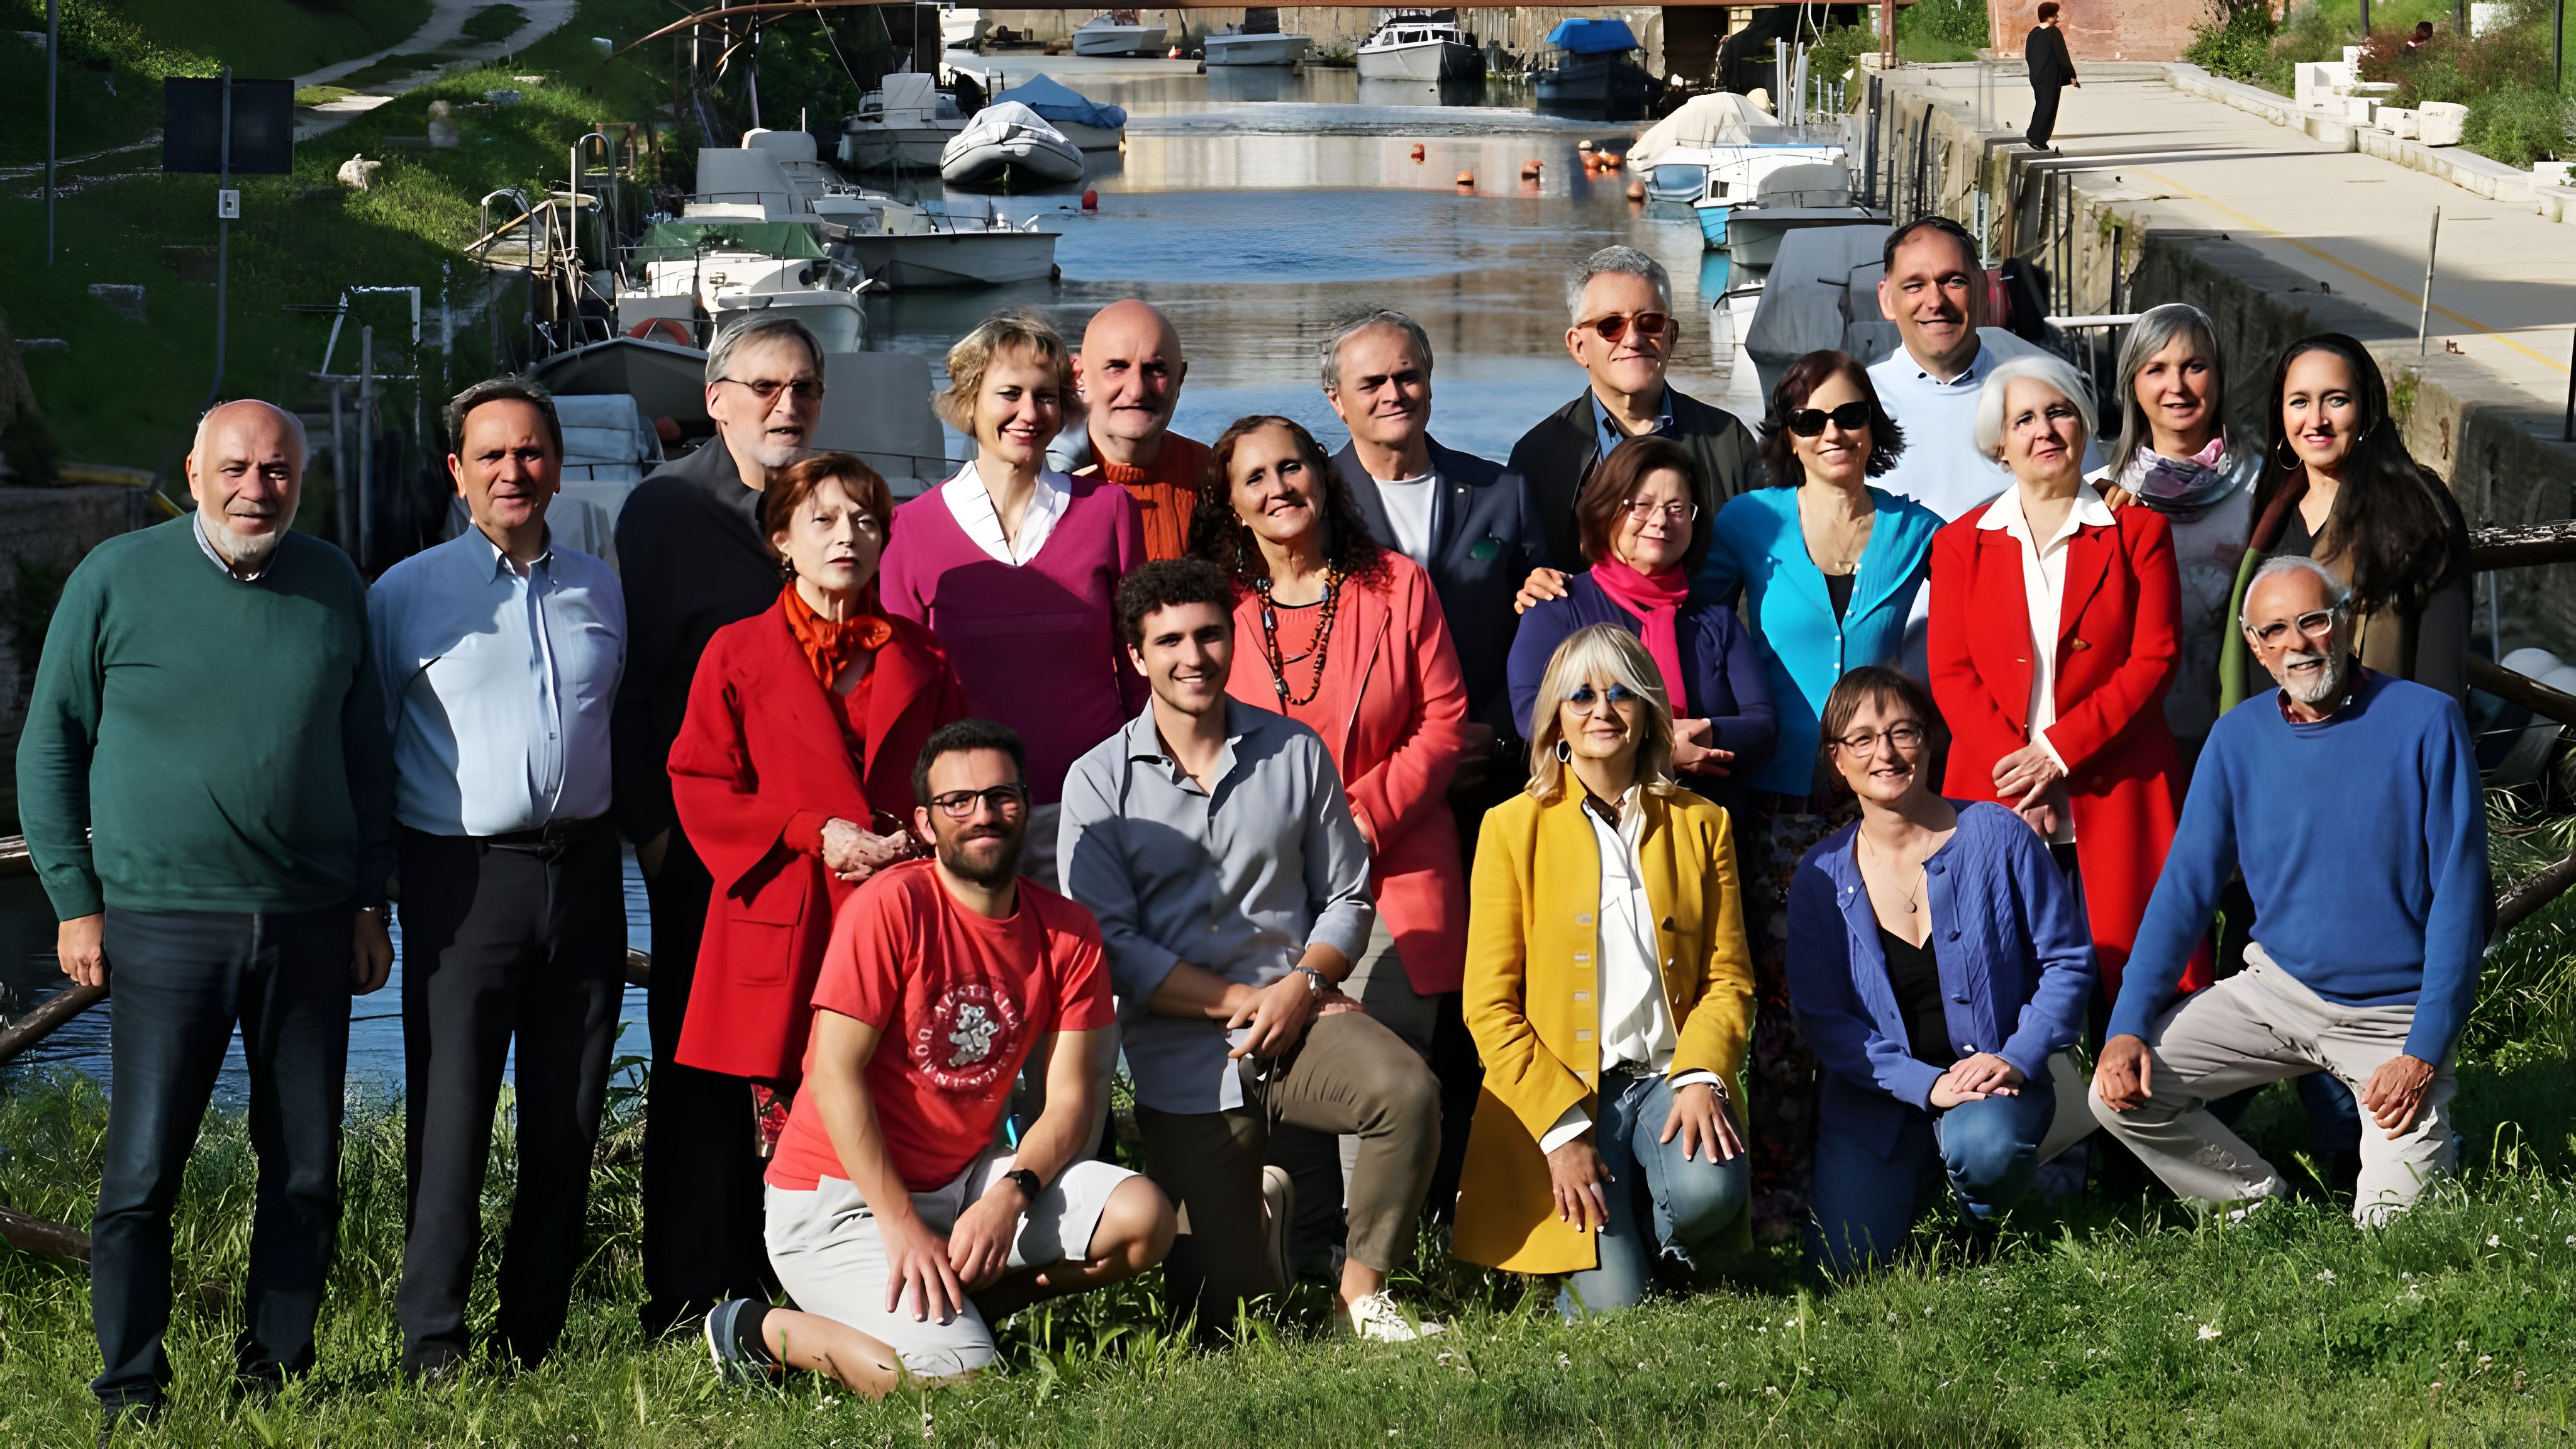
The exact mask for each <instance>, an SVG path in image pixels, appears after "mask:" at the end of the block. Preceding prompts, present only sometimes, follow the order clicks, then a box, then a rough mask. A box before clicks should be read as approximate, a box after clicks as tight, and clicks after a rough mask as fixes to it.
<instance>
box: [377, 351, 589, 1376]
mask: <svg viewBox="0 0 2576 1449" xmlns="http://www.w3.org/2000/svg"><path fill="white" fill-rule="evenodd" d="M447 426H448V432H449V435H450V436H451V437H452V438H453V439H454V440H455V446H456V451H455V452H454V453H452V454H450V455H449V457H448V460H447V466H448V469H449V471H450V472H451V473H453V474H454V475H455V478H456V486H457V490H458V492H459V493H460V494H461V495H462V496H463V497H464V499H465V503H466V507H467V509H468V511H469V512H470V513H471V514H472V517H473V521H474V526H473V527H472V528H470V529H468V530H467V531H465V532H464V533H462V534H459V535H458V536H457V537H455V538H453V539H450V540H448V541H447V542H446V543H443V544H440V545H438V546H437V547H436V548H432V549H429V550H427V551H426V552H423V553H420V554H417V555H414V556H413V557H411V558H408V559H405V560H404V561H403V562H401V563H399V564H396V565H395V566H394V567H393V568H391V569H389V570H387V571H386V572H385V575H384V577H382V578H380V579H378V580H377V581H376V586H375V589H374V591H373V592H372V594H371V595H370V596H369V599H368V616H369V622H370V624H371V626H372V628H373V630H374V635H375V638H374V644H375V660H376V664H377V667H378V668H379V669H380V670H381V671H382V673H383V680H384V696H385V701H386V709H387V713H388V715H389V721H388V722H389V724H390V725H391V728H392V732H393V754H394V814H395V817H396V818H397V819H398V820H399V821H400V822H401V826H402V830H401V839H400V842H399V845H398V860H399V876H398V879H399V880H400V881H401V910H402V930H403V943H402V945H403V972H402V1006H403V1056H404V1066H405V1072H404V1076H405V1088H406V1092H405V1105H406V1111H405V1117H404V1137H405V1141H404V1148H405V1158H406V1165H407V1167H408V1168H409V1180H410V1213H409V1215H408V1221H409V1223H410V1234H409V1238H408V1241H407V1242H406V1244H405V1247H404V1253H403V1281H402V1290H401V1292H400V1294H399V1295H398V1296H397V1297H396V1299H395V1303H394V1312H395V1316H396V1318H397V1319H399V1320H400V1322H401V1324H402V1330H403V1355H402V1367H403V1370H404V1372H405V1373H407V1374H410V1375H412V1376H414V1377H419V1378H438V1377H442V1376H444V1375H446V1374H447V1373H449V1372H451V1371H452V1370H453V1368H454V1367H455V1365H457V1364H458V1363H460V1362H461V1361H463V1360H464V1359H466V1358H467V1357H469V1356H470V1354H471V1353H472V1350H473V1344H472V1342H471V1341H470V1338H469V1336H468V1333H467V1330H466V1327H465V1303H466V1295H467V1292H468V1290H469V1288H470V1287H471V1282H472V1273H473V1268H474V1261H475V1256H476V1250H477V1245H478V1243H479V1240H480V1238H481V1235H482V1222H481V1209H482V1199H483V1168H484V1162H485V1157H486V1153H487V1150H488V1145H489V1143H490V1141H491V1136H492V1114H493V1111H494V1108H495V1104H496V1102H497V1101H498V1099H499V1096H500V1089H501V1070H502V1066H503V1063H504V1062H505V1061H507V1060H509V1058H510V1049H511V1044H512V1042H513V1040H515V1041H516V1043H517V1046H518V1055H517V1059H516V1063H515V1080H516V1083H517V1087H518V1096H517V1103H516V1116H517V1119H518V1136H519V1173H518V1195H517V1200H516V1202H515V1203H514V1204H513V1206H512V1209H511V1213H510V1228H509V1241H508V1243H507V1245H506V1246H505V1247H504V1249H503V1252H502V1257H501V1278H500V1290H501V1309H500V1320H499V1324H498V1335H497V1342H496V1343H495V1344H494V1348H495V1350H496V1351H497V1352H499V1353H501V1354H504V1355H507V1356H508V1357H510V1358H512V1359H514V1360H516V1361H517V1362H518V1363H519V1364H521V1365H523V1366H533V1365H534V1364H535V1363H536V1362H538V1361H539V1360H541V1359H542V1358H544V1357H545V1355H546V1353H547V1352H548V1351H549V1350H550V1349H552V1348H553V1346H554V1342H555V1339H556V1337H557V1336H558V1335H560V1334H561V1332H562V1331H563V1324H564V1316H565V1311H566V1306H567V1304H568V1303H569V1301H570V1298H571V1294H572V1279H573V1271H574V1269H575V1267H576V1266H578V1264H579V1263H580V1261H581V1242H582V1223H583V1218H584V1214H585V1212H586V1210H587V1206H588V1201H589V1189H590V1159H591V1149H592V1147H593V1145H594V1144H595V1142H596V1141H597V1138H598V1135H599V1117H600V1108H601V1105H602V1102H603V1100H604V1098H605V1096H606V1093H607V1087H608V1069H609V1054H610V1050H611V1048H612V1046H613V1045H614V1043H615V1038H616V1034H617V1009H618V1004H619V999H620V996H621V993H622V992H623V990H624V984H625V979H624V966H625V958H626V913H625V892H624V887H623V884H622V881H621V878H620V877H621V872H620V866H619V858H618V849H617V835H616V830H615V828H614V827H613V826H612V825H611V824H610V822H609V819H608V807H609V737H608V718H609V709H610V705H611V703H612V701H614V700H615V698H616V696H617V683H618V677H619V675H620V673H621V672H622V671H623V669H624V668H625V663H626V605H625V598H624V595H623V594H622V593H621V592H620V590H619V588H618V583H617V578H616V576H615V574H613V573H612V572H611V571H610V570H609V567H608V565H606V564H604V563H602V562H600V561H599V560H598V559H595V558H592V557H591V556H589V555H588V554H583V553H576V552H574V551H572V550H571V549H568V548H555V547H551V546H550V544H549V540H548V536H547V533H546V506H547V504H548V503H549V502H550V501H551V500H552V499H553V498H554V496H555V493H556V491H557V489H558V488H559V486H560V483H559V480H558V477H557V474H558V471H559V469H560V466H561V464H562V460H563V432H562V427H561V425H560V424H559V423H558V422H557V420H556V417H555V411H554V404H553V402H552V400H550V399H549V398H548V397H547V396H546V394H545V393H544V392H543V391H542V390H541V389H539V388H536V387H534V386H533V385H530V384H527V383H523V382H520V381H518V380H517V379H514V378H498V379H494V380H493V381H490V382H482V383H477V384H475V385H474V386H473V387H470V388H467V389H466V390H465V391H464V392H462V393H460V394H458V395H457V398H456V400H455V402H453V403H451V404H450V405H449V407H448V409H447Z"/></svg>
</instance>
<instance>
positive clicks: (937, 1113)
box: [705, 719, 1175, 1398]
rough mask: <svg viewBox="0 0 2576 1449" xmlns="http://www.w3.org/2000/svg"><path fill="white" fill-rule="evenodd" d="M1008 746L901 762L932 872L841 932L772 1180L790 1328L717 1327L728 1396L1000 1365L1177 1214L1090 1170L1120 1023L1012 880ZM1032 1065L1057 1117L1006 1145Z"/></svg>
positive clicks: (1090, 933)
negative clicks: (1019, 1336) (770, 1386)
mask: <svg viewBox="0 0 2576 1449" xmlns="http://www.w3.org/2000/svg"><path fill="white" fill-rule="evenodd" d="M1023 758H1024V756H1023V754H1022V750H1021V745H1020V741H1019V737H1018V736H1017V735H1014V734H1013V733H1012V732H1011V731H1010V730H1009V729H1007V728H1005V727H1003V726H1001V725H997V724H994V723H992V722H991V721H989V720H975V719H970V720H960V721H957V722H955V723H952V724H948V725H943V726H942V727H940V728H939V729H937V730H935V731H933V732H932V733H931V734H930V736H929V738H928V739H926V740H925V741H923V743H922V745H921V747H920V749H919V751H918V752H917V753H915V754H914V755H913V757H912V785H911V787H910V794H911V795H912V796H913V797H914V798H915V799H917V800H918V801H919V802H920V803H919V804H917V805H915V806H914V807H913V810H912V823H913V828H915V829H917V830H919V831H920V832H921V833H922V835H923V836H925V837H927V838H928V839H930V840H931V841H933V842H934V843H935V856H936V858H935V859H934V860H928V861H910V862H905V863H902V864H897V865H891V866H888V867H886V868H885V869H883V870H881V871H878V872H876V873H875V874H874V875H873V876H872V877H871V878H870V880H869V881H868V883H867V884H866V885H865V886H864V887H862V888H861V889H860V890H859V891H858V893H857V894H855V895H854V896H852V897H851V899H850V901H849V903H848V905H847V907H846V908H845V909H843V910H842V911H841V912H840V914H839V915H838V916H837V917H835V918H834V920H833V922H832V933H831V944H830V948H829V950H828V951H827V952H826V954H825V956H824V958H823V970H822V976H821V979H820V981H819V982H818V983H817V984H816V986H815V990H814V1004H813V1011H814V1031H813V1037H812V1041H811V1044H810V1046H809V1047H808V1048H807V1050H806V1052H805V1056H804V1062H805V1070H804V1074H803V1075H804V1077H805V1079H806V1086H805V1089H804V1090H803V1091H802V1092H799V1093H798V1094H797V1097H796V1105H795V1107H794V1108H793V1109H792V1110H791V1111H790V1113H789V1115H788V1119H787V1132H786V1136H785V1137H784V1138H782V1139H781V1140H780V1142H779V1145H778V1156H777V1160H776V1161H775V1162H773V1163H772V1164H771V1165H770V1168H769V1209H768V1214H767V1218H768V1237H769V1257H770V1262H771V1263H772V1264H773V1265H774V1266H775V1267H776V1269H777V1271H778V1281H779V1282H780V1283H781V1284H783V1285H784V1286H785V1287H786V1289H787V1291H788V1293H789V1294H791V1295H792V1296H793V1297H794V1298H795V1300H796V1305H797V1306H796V1308H795V1309H793V1310H790V1309H784V1308H772V1307H771V1306H770V1304H769V1300H768V1299H766V1298H743V1299H736V1300H734V1301H732V1302H729V1303H725V1304H722V1305H720V1306H719V1307H717V1308H716V1309H715V1310H714V1311H713V1312H711V1313H709V1314H708V1315H707V1317H706V1323H705V1334H706V1342H707V1351H708V1352H709V1354H710V1355H712V1356H713V1357H714V1359H715V1362H716V1366H717V1368H718V1369H719V1370H721V1371H723V1372H724V1373H725V1374H726V1375H727V1376H728V1377H734V1378H741V1379H751V1380H754V1381H757V1380H761V1379H765V1378H768V1377H770V1376H771V1375H772V1373H773V1372H774V1371H775V1370H776V1368H778V1367H779V1366H781V1365H783V1366H785V1367H788V1368H795V1369H804V1370H808V1371H811V1372H815V1373H824V1374H829V1375H831V1376H832V1377H833V1378H835V1379H837V1380H839V1381H840V1383H841V1384H842V1386H843V1387H845V1388H847V1389H849V1390H850V1391H851V1392H853V1393H857V1394H864V1395H866V1396H868V1397H870V1398H876V1397H880V1396H882V1395H884V1394H886V1393H889V1392H891V1391H893V1390H895V1389H897V1388H899V1387H902V1386H904V1385H905V1384H907V1383H919V1382H922V1381H928V1382H930V1383H944V1382H953V1381H955V1380H957V1379H960V1378H963V1377H965V1376H967V1375H969V1374H973V1373H975V1372H977V1371H978V1370H980V1369H982V1368H984V1367H986V1366H987V1365H989V1364H991V1363H992V1361H993V1356H994V1344H993V1329H992V1325H993V1324H994V1323H996V1322H999V1321H1000V1320H1002V1319H1004V1318H1007V1317H1008V1316H1009V1315H1011V1314H1012V1313H1015V1312H1017V1311H1019V1310H1020V1309H1021V1308H1024V1307H1026V1306H1028V1305H1029V1304H1031V1303H1035V1302H1038V1301H1040V1300H1043V1299H1048V1298H1055V1297H1060V1296H1062V1295H1064V1294H1068V1293H1085V1292H1089V1291H1091V1290H1092V1289H1095V1288H1103V1287H1107V1286H1108V1285H1109V1284H1112V1283H1116V1282H1119V1281H1121V1280H1122V1279H1126V1278H1132V1277H1134V1276H1135V1275H1137V1274H1138V1273H1142V1272H1144V1271H1145V1270H1146V1269H1148V1268H1151V1267H1153V1266H1154V1265H1155V1264H1156V1263H1158V1262H1161V1261H1162V1258H1163V1255H1164V1253H1166V1252H1168V1251H1169V1250H1170V1248H1171V1244H1172V1234H1173V1231H1174V1227H1175V1224H1174V1222H1173V1216H1172V1205H1171V1203H1170V1202H1168V1201H1166V1200H1165V1199H1164V1197H1163V1195H1162V1194H1161V1193H1160V1192H1158V1191H1156V1190H1155V1188H1154V1184H1153V1183H1151V1182H1149V1181H1147V1180H1145V1179H1144V1178H1142V1177H1139V1176H1138V1175H1136V1174H1135V1173H1132V1172H1129V1171H1127V1170H1126V1169H1125V1168H1122V1167H1117V1166H1114V1165H1112V1164H1110V1163H1107V1162H1101V1161H1097V1160H1091V1159H1088V1158H1086V1156H1085V1153H1086V1151H1087V1149H1088V1147H1089V1144H1090V1142H1091V1137H1092V1134H1093V1132H1095V1131H1096V1130H1098V1125H1099V1121H1100V1118H1101V1117H1102V1116H1103V1115H1104V1114H1105V1113H1106V1112H1107V1111H1108V1109H1109V1068H1110V1058H1111V1057H1112V1055H1113V1054H1114V1048H1113V1047H1112V1045H1111V1034H1110V1026H1111V1023H1112V1021H1113V1020H1114V1019H1115V1018H1114V1014H1113V1013H1114V1012H1115V1009H1116V1008H1115V1005H1114V1003H1113V1002H1112V1000H1111V997H1110V986H1109V973H1108V971H1107V969H1106V967H1104V965H1103V964H1102V960H1101V948H1100V929H1099V927H1098V926H1097V925H1096V924H1094V923H1093V921H1092V919H1091V917H1090V916H1089V915H1087V914H1085V913H1084V912H1083V910H1082V908H1081V907H1080V906H1077V905H1075V904H1074V903H1073V902H1071V901H1068V900H1066V899H1065V898H1064V897H1062V896H1060V895H1057V894H1055V893H1054V892H1053V891H1049V890H1046V889H1044V888H1043V887H1041V886H1039V885H1037V884H1036V883H1035V882H1032V881H1028V880H1025V879H1023V878H1022V877H1021V874H1020V869H1019V860H1018V858H1017V857H1018V855H1019V853H1020V850H1021V848H1022V847H1023V846H1024V845H1025V844H1026V843H1027V832H1028V823H1029V816H1030V814H1031V811H1030V809H1029V787H1028V782H1027V781H1026V780H1025V779H1024V778H1023V772H1022V768H1021V762H1022V760H1023ZM1023 1063H1027V1064H1030V1065H1032V1066H1034V1067H1035V1068H1036V1069H1037V1070H1038V1071H1039V1072H1041V1073H1043V1074H1044V1076H1045V1078H1046V1083H1047V1092H1046V1107H1045V1109H1044V1110H1042V1111H1041V1112H1039V1113H1038V1116H1037V1119H1036V1120H1035V1121H1033V1122H1031V1123H1030V1124H1029V1127H1028V1130H1027V1131H1026V1132H1025V1133H1023V1134H1020V1135H1019V1136H1018V1137H1016V1138H1015V1139H1013V1140H1011V1141H1009V1142H1008V1143H1007V1144H1006V1143H1005V1141H1004V1140H1003V1138H1002V1134H1001V1131H1000V1128H1001V1122H1002V1117H1003V1114H1004V1113H1005V1112H1006V1111H1007V1110H1008V1108H1009V1106H1010V1101H1011V1084H1012V1082H1013V1081H1014V1080H1015V1079H1016V1078H1017V1077H1018V1075H1019V1072H1020V1068H1021V1066H1022V1064H1023Z"/></svg>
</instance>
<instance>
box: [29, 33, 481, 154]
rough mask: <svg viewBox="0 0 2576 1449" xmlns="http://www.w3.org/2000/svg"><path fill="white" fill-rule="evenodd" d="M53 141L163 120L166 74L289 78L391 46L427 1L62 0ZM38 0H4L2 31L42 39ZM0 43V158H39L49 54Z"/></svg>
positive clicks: (95, 138)
mask: <svg viewBox="0 0 2576 1449" xmlns="http://www.w3.org/2000/svg"><path fill="white" fill-rule="evenodd" d="M61 16H62V22H61V24H62V31H61V34H62V69H61V77H60V81H59V94H58V100H57V125H58V126H59V128H60V138H59V142H58V145H59V148H60V152H61V154H62V155H65V156H78V155H83V154H86V153H88V152H91V151H97V150H102V149H104V148H106V147H110V146H122V145H127V144H129V143H132V142H135V141H140V140H142V139H144V138H145V137H146V136H149V135H150V134H152V132H153V131H155V130H157V129H158V128H159V127H160V125H161V82H162V80H163V78H164V77H167V76H210V75H218V74H221V73H222V70H223V68H224V67H225V66H227V65H229V66H231V67H233V73H234V74H235V75H238V76H244V77H264V78H277V77H293V76H299V75H303V74H306V73H308V72H310V71H313V70H316V69H318V68H320V67H322V66H326V65H329V64H330V63H332V62H333V61H337V60H346V59H348V58H349V57H351V56H359V55H365V54H367V53H369V52H371V51H377V50H382V49H384V48H385V47H386V46H388V45H392V44H395V43H396V42H398V41H400V40H402V39H403V38H404V37H405V36H408V35H410V34H411V33H412V32H413V31H415V30H418V29H419V28H420V26H421V22H422V21H424V20H426V19H428V18H429V0H223V3H221V4H215V5H209V4H205V3H203V0H62V5H61ZM44 28H45V0H0V30H23V31H29V32H33V33H36V34H42V33H43V31H44ZM8 40H9V43H8V44H7V45H0V165H12V166H23V165H30V164H35V163H40V162H42V161H43V160H44V159H45V50H44V47H43V46H42V45H28V44H25V43H23V42H21V41H19V40H18V39H17V38H16V37H14V36H13V37H9V38H8Z"/></svg>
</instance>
